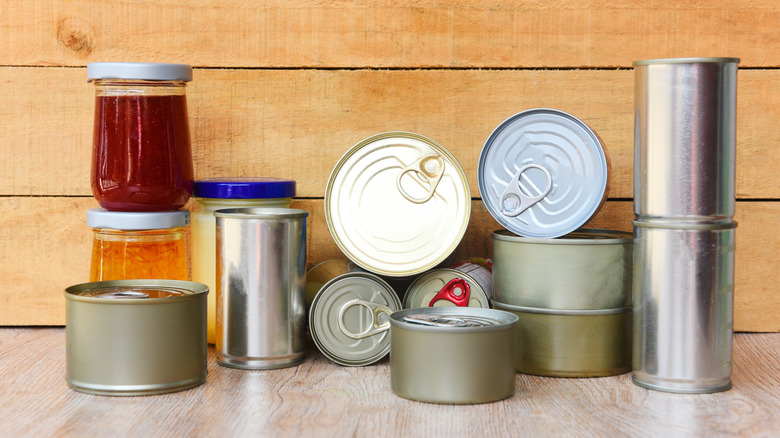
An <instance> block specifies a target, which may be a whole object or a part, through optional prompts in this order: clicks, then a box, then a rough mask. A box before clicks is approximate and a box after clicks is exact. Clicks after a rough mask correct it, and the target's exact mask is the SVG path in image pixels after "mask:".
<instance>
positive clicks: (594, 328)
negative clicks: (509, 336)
mask: <svg viewBox="0 0 780 438" xmlns="http://www.w3.org/2000/svg"><path fill="white" fill-rule="evenodd" d="M609 169H610V164H609V158H608V155H607V151H606V149H605V148H604V145H603V143H602V142H601V139H600V138H599V137H598V135H596V133H595V132H594V131H593V130H591V129H590V128H589V127H588V126H587V125H585V123H583V122H582V121H580V120H579V119H577V118H575V117H574V116H572V115H570V114H567V113H565V112H563V111H558V110H554V109H546V108H541V109H532V110H528V111H523V112H521V113H518V114H515V115H514V116H512V117H510V118H509V119H507V120H506V121H504V122H503V123H501V124H500V125H499V126H498V127H497V128H496V129H495V130H494V131H493V133H492V134H491V135H490V137H489V138H488V139H487V141H486V142H485V145H484V147H483V148H482V152H481V154H480V157H479V165H478V177H479V192H480V195H481V196H482V200H483V202H484V203H485V206H486V207H487V209H488V211H489V212H490V214H491V215H492V216H493V218H494V219H496V221H498V222H499V223H500V224H501V225H503V226H504V227H506V228H507V231H504V230H501V231H496V232H494V233H493V235H492V238H493V280H494V296H493V306H494V307H495V308H496V309H501V310H504V311H507V312H510V313H513V314H515V315H516V316H518V323H517V325H516V332H517V336H516V346H515V369H516V370H517V371H518V372H523V373H529V374H538V375H545V376H561V377H592V376H607V375H613V374H620V373H624V372H627V371H629V370H630V355H631V347H630V345H631V344H630V341H631V289H630V287H631V286H630V285H631V270H632V269H631V266H632V239H631V234H630V233H623V232H618V231H610V230H594V229H582V228H580V227H582V226H583V225H585V224H586V223H587V222H588V221H589V220H590V219H591V218H592V217H593V216H594V215H595V214H596V213H597V212H598V210H599V209H600V208H601V206H602V205H603V203H604V201H605V200H606V197H607V194H608V191H609Z"/></svg>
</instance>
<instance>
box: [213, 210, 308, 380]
mask: <svg viewBox="0 0 780 438" xmlns="http://www.w3.org/2000/svg"><path fill="white" fill-rule="evenodd" d="M308 214H309V213H308V212H307V211H305V210H296V209H289V208H239V209H226V210H217V211H216V212H215V213H214V215H215V216H216V222H217V321H216V350H217V362H218V363H219V364H220V365H224V366H228V367H233V368H243V369H271V368H284V367H290V366H295V365H298V364H300V363H301V362H302V361H303V356H304V347H305V330H306V327H305V315H306V300H305V281H306V216H308Z"/></svg>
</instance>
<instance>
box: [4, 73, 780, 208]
mask: <svg viewBox="0 0 780 438" xmlns="http://www.w3.org/2000/svg"><path fill="white" fill-rule="evenodd" d="M633 80H634V79H633V72H631V71H552V70H513V71H507V70H493V71H486V70H409V71H407V70H402V71H398V70H393V71H387V70H294V71H288V70H197V71H196V72H195V80H194V81H193V82H192V83H191V85H190V88H189V90H188V99H189V109H190V125H191V131H192V148H193V156H194V158H193V159H194V165H195V173H196V178H206V177H213V176H258V175H265V176H280V177H287V178H292V179H295V180H296V181H297V182H298V196H301V197H322V196H323V195H324V190H325V186H326V183H327V180H328V176H329V175H330V172H331V170H332V169H333V167H334V166H335V165H336V163H337V162H338V160H339V158H340V157H341V156H342V155H343V154H344V153H345V152H346V151H347V150H348V149H349V148H351V147H352V146H353V145H354V144H356V143H357V142H359V141H360V140H362V139H364V138H366V137H368V136H371V135H374V134H377V133H380V132H385V131H411V132H417V133H420V134H423V135H426V136H428V137H430V138H432V139H434V140H436V141H438V142H439V143H440V144H442V145H443V146H444V147H445V148H447V149H448V150H450V151H451V152H452V153H453V154H454V155H455V157H456V158H457V159H458V161H459V162H460V164H461V165H462V166H463V168H464V170H465V172H466V176H467V178H468V179H469V181H470V185H471V193H472V196H474V197H478V196H479V191H478V187H477V173H476V169H477V161H478V159H479V154H480V151H481V150H482V146H483V145H484V143H485V140H486V139H487V138H488V136H489V135H490V133H491V132H492V131H493V130H494V129H495V127H496V126H498V124H499V123H501V122H502V121H503V120H505V119H506V118H507V117H509V116H511V115H513V114H515V113H517V112H520V111H522V110H526V109H530V108H537V107H550V108H557V109H560V110H563V111H567V112H569V113H571V114H573V115H574V116H576V117H579V118H581V119H582V120H583V121H584V122H586V123H587V124H589V125H590V126H591V127H592V128H593V130H595V131H596V132H597V133H598V134H599V135H600V136H601V138H602V139H603V141H604V144H605V146H606V149H607V150H608V152H609V155H610V157H611V161H612V172H611V186H612V189H611V192H610V197H613V198H631V197H632V196H633V186H632V179H633V144H634V143H633V141H634V140H633V136H634V132H633V130H634V124H633ZM92 88H93V87H92V85H90V84H87V83H86V72H85V70H84V69H81V68H79V69H64V68H0V96H3V97H4V99H5V104H4V105H2V106H0V144H2V145H3V151H4V153H3V154H1V155H0V168H2V169H3V172H4V178H0V195H17V196H18V195H47V196H52V195H57V196H60V195H67V196H74V195H87V196H91V191H90V183H89V173H90V162H91V161H90V154H91V149H92V146H91V145H92V118H93V111H94V97H93V96H94V90H93V89H92ZM775 89H780V71H775V70H748V71H741V72H740V73H739V99H738V110H737V113H738V117H737V119H738V121H737V181H736V183H737V184H736V189H737V196H738V198H740V199H751V198H753V199H769V198H779V197H780V174H778V173H777V171H776V165H775V164H776V163H777V162H780V148H776V147H771V145H775V144H780V130H778V129H775V128H776V125H777V120H780V94H778V93H776V92H774V91H773V90H775ZM31 90H41V93H38V92H32V91H31ZM43 96H45V97H43Z"/></svg>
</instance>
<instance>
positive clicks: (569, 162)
mask: <svg viewBox="0 0 780 438" xmlns="http://www.w3.org/2000/svg"><path fill="white" fill-rule="evenodd" d="M609 171H610V163H609V156H608V155H607V151H606V149H605V148H604V144H603V143H602V141H601V139H600V138H599V136H598V135H597V134H596V133H595V132H594V131H593V130H591V129H590V128H589V127H588V126H587V125H586V124H585V123H583V122H582V121H581V120H579V119H577V118H576V117H574V116H572V115H571V114H568V113H565V112H563V111H559V110H555V109H548V108H537V109H532V110H527V111H523V112H521V113H518V114H515V115H514V116H512V117H510V118H508V119H507V120H505V121H504V122H502V123H501V124H500V125H499V126H498V127H497V128H496V129H495V130H494V131H493V132H492V133H491V134H490V137H488V139H487V141H486V142H485V145H484V146H483V148H482V152H481V154H480V156H479V164H478V167H477V179H478V184H479V193H480V196H481V197H482V201H483V202H484V203H485V207H487V210H488V212H490V214H491V216H493V218H494V219H495V220H496V221H498V223H500V224H501V225H502V226H504V227H505V228H506V229H508V230H509V231H511V232H513V233H514V234H518V235H520V236H524V237H543V238H553V237H559V236H563V235H565V234H567V233H569V232H571V231H574V230H576V229H577V228H580V227H581V226H582V225H584V224H585V223H586V222H588V221H589V220H590V219H591V218H592V217H593V216H594V215H595V214H596V213H597V212H598V211H599V209H600V208H601V206H602V205H603V204H604V201H605V200H606V199H607V194H608V192H609Z"/></svg>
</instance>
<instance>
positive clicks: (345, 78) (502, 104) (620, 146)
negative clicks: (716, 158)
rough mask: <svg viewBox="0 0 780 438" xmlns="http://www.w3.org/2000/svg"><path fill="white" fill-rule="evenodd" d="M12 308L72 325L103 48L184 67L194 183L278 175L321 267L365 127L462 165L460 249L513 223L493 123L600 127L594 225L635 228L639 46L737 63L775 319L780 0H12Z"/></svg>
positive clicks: (1, 114)
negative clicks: (67, 313) (494, 185)
mask: <svg viewBox="0 0 780 438" xmlns="http://www.w3.org/2000/svg"><path fill="white" fill-rule="evenodd" d="M2 5H3V6H2V12H3V13H2V14H0V35H3V37H1V38H0V98H2V102H3V105H0V146H2V149H1V150H2V154H0V207H2V211H3V213H4V214H3V215H2V216H0V260H2V263H0V277H1V278H3V279H4V280H5V281H4V282H3V283H4V287H3V288H2V289H0V303H1V304H2V310H0V324H4V325H49V324H63V323H64V322H65V319H64V298H63V296H62V290H63V288H64V287H66V286H68V285H70V284H75V283H79V282H82V281H85V280H86V278H87V275H88V257H89V247H90V239H91V234H90V230H89V229H88V228H87V227H86V225H85V211H86V209H88V208H91V207H93V206H95V205H96V203H95V201H94V200H93V199H92V198H91V193H90V186H89V171H90V169H89V162H90V161H89V157H90V152H91V140H92V111H93V104H94V100H93V99H94V97H93V93H94V91H93V89H92V86H91V85H90V84H87V82H86V71H85V66H86V64H87V63H89V62H96V61H142V62H182V63H188V64H192V65H193V66H195V67H196V70H195V74H194V76H195V78H194V81H193V82H192V83H191V85H190V87H189V89H188V99H189V106H190V122H191V130H192V138H193V153H194V160H195V171H196V177H198V178H202V177H211V176H225V175H231V176H255V175H266V176H282V177H289V178H293V179H296V180H297V181H298V188H299V197H300V199H298V200H297V201H296V204H297V205H298V206H299V207H302V208H306V209H308V210H310V211H311V212H312V215H311V222H310V224H311V226H310V236H309V257H308V263H309V264H314V263H317V262H319V261H322V260H325V259H328V258H332V257H336V256H339V252H338V249H337V248H336V246H335V244H334V243H333V242H332V240H331V238H330V235H329V234H328V232H327V226H326V224H325V220H324V217H323V214H322V208H323V193H324V187H325V183H326V181H327V178H328V175H329V173H330V171H331V169H332V167H333V165H335V163H336V161H337V160H338V158H339V157H340V156H341V155H342V154H343V153H344V152H345V151H346V150H347V149H348V148H349V147H351V146H352V145H353V144H355V143H356V142H358V141H359V140H361V139H363V138H365V137H367V136H369V135H372V134H376V133H379V132H384V131H389V130H406V131H412V132H418V133H420V134H423V135H426V136H429V137H431V138H433V139H435V140H436V141H438V142H440V143H441V144H443V145H444V146H445V147H447V148H448V149H449V150H450V151H451V152H452V153H453V154H454V155H455V156H456V157H457V158H458V160H459V161H460V163H461V164H462V166H463V167H464V169H465V171H466V174H467V176H468V178H469V181H470V182H471V192H472V196H473V197H474V201H473V203H472V204H473V205H472V206H473V215H472V220H471V224H470V227H469V231H468V233H467V236H466V238H465V239H464V241H463V243H462V244H461V246H460V247H459V249H458V252H457V254H458V256H470V255H490V252H491V248H490V237H489V232H490V231H492V230H494V229H497V228H498V224H497V223H496V222H494V221H493V219H492V218H491V217H490V216H489V214H488V213H487V212H486V210H485V209H484V207H483V205H482V202H481V201H480V200H479V193H478V190H477V185H476V165H477V158H478V156H479V152H480V150H481V147H482V145H483V143H484V141H485V139H486V138H487V136H488V135H489V134H490V132H491V131H492V130H493V129H494V128H495V127H496V126H497V125H498V124H499V123H500V122H501V121H503V120H504V119H506V118H507V117H509V116H511V115H512V114H514V113H517V112H519V111H522V110H525V109H529V108H535V107H552V108H558V109H561V110H564V111H567V112H570V113H572V114H574V115H575V116H577V117H579V118H581V119H582V120H584V121H585V122H586V123H588V124H589V125H590V126H591V127H593V129H594V130H596V131H597V132H598V133H599V135H600V136H601V137H602V138H603V140H604V142H605V144H606V145H607V148H608V149H609V154H610V156H611V159H612V166H613V167H612V176H611V182H612V187H613V188H612V191H611V193H610V199H609V201H608V202H607V204H606V206H605V208H604V209H603V210H602V211H601V212H600V213H599V214H598V215H597V216H596V218H595V219H594V220H593V221H592V222H591V223H590V224H589V226H591V227H607V228H614V229H621V230H631V219H632V217H633V214H632V207H631V200H632V196H633V193H632V172H633V171H632V165H633V161H632V160H633V71H632V69H631V64H632V62H633V61H635V60H639V59H649V58H667V57H690V56H730V57H739V58H741V60H742V61H741V63H740V72H739V88H738V94H739V98H738V127H737V143H738V146H737V197H738V202H737V213H736V220H737V221H738V222H739V228H738V230H737V240H738V247H737V262H736V263H737V268H736V269H737V272H736V286H735V300H736V304H735V307H736V308H735V328H736V329H737V330H739V331H780V290H779V288H778V286H777V284H779V283H780V263H778V261H777V256H776V254H778V253H780V234H778V233H776V232H774V231H773V230H774V229H775V228H776V227H777V225H778V218H779V217H780V202H778V199H780V184H778V182H780V177H779V176H778V172H777V171H776V169H777V165H778V163H779V162H780V161H778V159H779V158H780V148H777V144H778V143H780V130H778V129H777V126H778V121H779V120H780V117H779V116H780V94H778V93H777V92H776V90H778V89H780V36H779V35H780V34H778V33H777V23H779V22H780V4H778V3H777V2H776V1H774V0H731V1H728V2H711V1H709V0H693V1H687V2H669V1H654V0H649V1H648V0H591V1H571V0H546V1H538V0H536V1H528V0H491V1H489V2H488V1H468V0H452V1H446V2H445V1H437V0H419V1H415V0H411V1H410V0H407V1H399V0H363V1H343V0H318V1H315V0H268V1H264V2H250V1H241V0H223V1H219V2H216V1H212V0H200V1H184V0H171V1H166V2H142V1H111V2H109V1H103V2H93V1H91V0H70V1H56V0H36V1H31V2H14V1H11V0H2Z"/></svg>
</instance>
